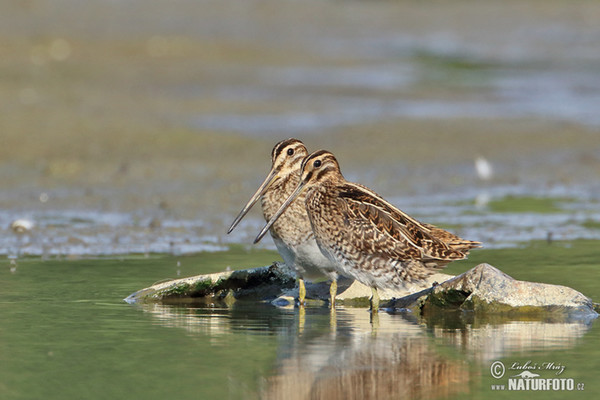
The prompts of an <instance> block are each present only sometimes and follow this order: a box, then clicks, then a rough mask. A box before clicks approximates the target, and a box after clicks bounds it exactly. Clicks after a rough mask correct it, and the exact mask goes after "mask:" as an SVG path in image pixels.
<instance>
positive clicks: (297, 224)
mask: <svg viewBox="0 0 600 400" xmlns="http://www.w3.org/2000/svg"><path fill="white" fill-rule="evenodd" d="M307 155H308V151H307V150H306V147H305V146H304V144H303V143H302V142H301V141H300V140H298V139H293V138H291V139H287V140H282V141H281V142H279V143H277V144H276V145H275V147H273V150H272V152H271V170H270V171H269V174H268V175H267V177H266V178H265V180H264V182H263V183H262V184H261V185H260V187H259V188H258V190H257V191H256V193H254V195H252V197H251V198H250V200H249V201H248V203H247V204H246V205H245V206H244V208H243V209H242V211H240V213H239V214H238V216H237V217H236V218H235V220H234V221H233V223H232V224H231V227H230V228H229V230H228V231H227V233H231V231H233V229H234V228H235V227H236V226H237V225H238V223H239V222H240V221H241V220H242V218H244V216H245V215H246V214H247V213H248V211H250V209H251V208H252V206H253V205H254V204H255V203H256V202H257V201H258V200H259V199H260V200H261V205H262V211H263V215H264V217H265V220H267V221H268V220H270V219H271V218H272V217H273V216H274V215H275V212H276V211H277V210H278V209H279V208H280V207H281V205H282V204H283V202H284V201H285V200H286V199H287V198H288V197H290V195H291V194H292V192H293V191H294V189H295V188H296V186H297V185H298V183H299V182H300V166H301V164H302V160H304V158H305V157H306V156H307ZM296 197H297V198H296V200H295V201H289V202H288V203H287V205H286V209H287V210H286V211H285V212H283V211H282V212H281V213H279V215H278V219H277V220H276V221H273V222H272V223H271V224H270V225H269V231H270V232H271V237H272V238H273V241H274V242H275V246H277V250H278V251H279V254H280V255H281V257H282V258H283V260H284V261H285V263H286V265H288V266H289V267H290V268H293V269H294V270H295V271H296V274H297V276H298V301H299V303H300V304H304V301H305V297H306V288H305V285H304V278H308V279H310V280H313V279H318V278H322V277H323V276H325V277H327V278H328V279H330V280H331V286H330V305H331V306H332V307H333V306H334V303H335V295H336V292H337V273H336V269H335V265H334V263H333V262H332V261H331V260H330V259H329V258H327V257H325V256H324V255H323V253H321V250H320V249H319V246H317V242H316V241H315V237H314V235H313V231H312V228H311V226H310V221H309V219H308V215H307V214H306V207H305V205H304V195H300V196H296ZM265 232H266V231H265Z"/></svg>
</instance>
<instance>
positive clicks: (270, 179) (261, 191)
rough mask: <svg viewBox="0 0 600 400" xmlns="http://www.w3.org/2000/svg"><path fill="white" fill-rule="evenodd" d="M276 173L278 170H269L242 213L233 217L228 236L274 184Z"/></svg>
mask: <svg viewBox="0 0 600 400" xmlns="http://www.w3.org/2000/svg"><path fill="white" fill-rule="evenodd" d="M278 172H279V171H278V170H276V169H274V168H271V171H269V174H268V175H267V177H266V178H265V180H264V182H263V183H262V184H261V185H260V187H259V188H258V190H257V191H256V193H254V194H253V195H252V197H251V198H250V200H248V203H246V205H245V206H244V208H242V211H240V213H239V214H238V216H237V217H235V220H233V223H232V224H231V226H230V227H229V230H228V231H227V233H228V234H229V233H231V231H233V230H234V229H235V227H236V226H237V224H239V223H240V221H241V220H242V218H244V216H245V215H246V214H247V213H248V211H250V209H251V208H252V206H253V205H254V204H255V203H256V202H257V201H258V199H260V197H261V196H262V195H263V194H265V192H266V191H267V189H268V188H269V187H270V186H271V185H272V184H273V182H275V181H276V180H277V179H278V176H277V173H278Z"/></svg>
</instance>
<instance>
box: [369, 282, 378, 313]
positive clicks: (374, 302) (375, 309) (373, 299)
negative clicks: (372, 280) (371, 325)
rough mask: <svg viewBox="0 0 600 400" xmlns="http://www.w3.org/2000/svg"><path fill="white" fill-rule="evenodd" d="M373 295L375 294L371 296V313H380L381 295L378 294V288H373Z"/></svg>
mask: <svg viewBox="0 0 600 400" xmlns="http://www.w3.org/2000/svg"><path fill="white" fill-rule="evenodd" d="M371 293H373V295H372V296H371V312H372V313H376V312H378V311H379V293H377V288H376V287H372V288H371Z"/></svg>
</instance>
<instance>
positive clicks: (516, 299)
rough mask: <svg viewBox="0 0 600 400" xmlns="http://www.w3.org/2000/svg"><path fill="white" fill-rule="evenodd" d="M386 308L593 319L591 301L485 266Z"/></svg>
mask: <svg viewBox="0 0 600 400" xmlns="http://www.w3.org/2000/svg"><path fill="white" fill-rule="evenodd" d="M386 306H387V307H389V308H408V309H411V310H413V311H417V312H419V313H421V314H423V315H427V314H431V313H435V312H436V311H441V310H463V311H475V312H477V313H490V314H491V313H494V314H496V313H514V314H547V313H553V314H556V313H563V314H565V313H566V314H569V315H581V316H592V317H593V316H597V313H596V312H595V311H594V304H593V303H592V300H591V299H590V298H588V297H586V296H584V295H583V294H581V293H580V292H578V291H576V290H574V289H571V288H569V287H566V286H561V285H551V284H546V283H537V282H527V281H519V280H516V279H514V278H512V277H510V276H508V275H507V274H505V273H504V272H502V271H500V270H499V269H497V268H495V267H492V266H491V265H489V264H479V265H478V266H476V267H475V268H472V269H470V270H469V271H467V272H465V273H463V274H461V275H458V276H456V277H454V278H452V279H449V280H447V281H445V282H443V283H441V284H439V285H436V286H434V287H432V288H429V289H426V290H423V291H421V292H418V293H414V294H412V295H409V296H405V297H403V298H400V299H395V300H393V301H391V302H390V303H388V304H387V305H386Z"/></svg>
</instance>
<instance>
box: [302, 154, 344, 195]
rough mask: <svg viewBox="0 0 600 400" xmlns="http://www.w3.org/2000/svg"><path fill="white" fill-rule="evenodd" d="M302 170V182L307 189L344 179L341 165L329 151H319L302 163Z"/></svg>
mask: <svg viewBox="0 0 600 400" xmlns="http://www.w3.org/2000/svg"><path fill="white" fill-rule="evenodd" d="M300 169H301V172H300V174H301V175H300V181H301V182H302V183H301V184H302V186H305V187H309V186H312V185H316V184H319V183H322V182H324V181H327V180H339V179H340V178H342V172H341V170H340V164H339V163H338V161H337V159H336V158H335V156H334V155H333V154H332V153H331V152H329V151H327V150H318V151H315V152H314V153H312V154H310V155H309V156H308V157H306V158H305V159H304V161H302V165H301V166H300Z"/></svg>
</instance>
